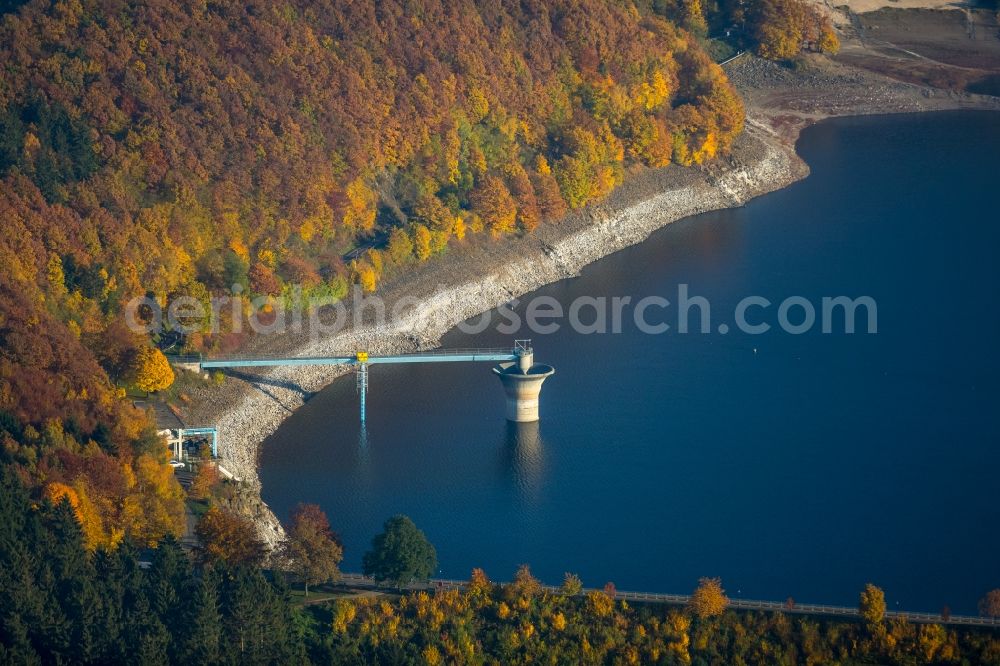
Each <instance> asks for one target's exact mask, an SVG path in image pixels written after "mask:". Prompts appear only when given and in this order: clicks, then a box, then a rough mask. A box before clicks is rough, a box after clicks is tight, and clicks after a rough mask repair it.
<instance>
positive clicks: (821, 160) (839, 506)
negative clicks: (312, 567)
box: [261, 112, 1000, 613]
mask: <svg viewBox="0 0 1000 666" xmlns="http://www.w3.org/2000/svg"><path fill="white" fill-rule="evenodd" d="M799 151H800V153H801V155H802V156H803V158H804V159H805V160H806V161H807V162H808V163H809V165H810V167H811V169H812V173H811V175H810V176H809V178H807V179H806V180H804V181H801V182H799V183H796V184H794V185H792V186H791V187H788V188H786V189H784V190H781V191H779V192H776V193H773V194H770V195H767V196H765V197H761V198H758V199H755V200H753V201H751V202H750V203H749V204H747V205H746V206H744V207H742V208H738V209H732V210H723V211H718V212H714V213H708V214H703V215H698V216H695V217H691V218H688V219H685V220H682V221H679V222H677V223H674V224H672V225H669V226H668V227H666V228H664V229H663V230H661V231H659V232H657V233H656V234H655V235H654V236H653V237H651V238H650V239H649V240H648V241H647V242H645V243H643V244H642V245H640V246H637V247H634V248H630V249H627V250H624V251H622V252H619V253H617V254H614V255H612V256H610V257H608V258H606V259H604V260H602V261H600V262H598V263H596V264H593V265H592V266H590V267H588V268H587V269H585V270H584V271H583V274H582V275H581V276H580V277H578V278H575V279H571V280H566V281H563V282H559V283H557V284H553V285H550V286H548V287H545V288H543V289H541V290H539V291H538V292H536V294H535V295H547V296H552V297H555V298H556V299H558V300H559V302H560V303H563V304H567V305H568V304H569V303H571V302H572V301H573V299H575V298H577V297H580V296H595V297H599V296H606V297H614V296H630V297H631V298H632V299H633V302H634V301H637V300H638V299H640V298H642V297H645V296H655V295H659V296H664V297H666V298H667V299H669V300H670V301H671V302H675V301H676V297H677V293H678V286H679V285H682V284H684V285H688V287H687V288H688V289H689V291H690V293H691V294H692V295H697V296H702V297H704V298H706V299H707V300H708V302H709V303H710V306H711V318H712V332H710V333H706V334H701V333H687V334H682V333H679V332H677V327H676V326H672V327H671V329H670V330H669V331H668V332H666V333H662V334H655V335H654V334H649V333H648V332H643V331H641V330H640V329H639V327H638V326H636V325H635V322H634V321H632V319H631V318H629V317H628V316H626V317H625V318H624V319H623V322H624V323H623V327H622V328H623V330H622V331H621V332H620V333H618V334H610V333H609V334H591V335H585V334H580V333H577V332H574V331H572V330H571V329H570V327H569V326H567V325H563V326H562V328H561V329H560V330H559V331H558V332H556V333H551V334H547V335H538V334H533V335H532V334H525V335H523V337H531V338H533V344H534V348H535V359H536V361H537V362H540V363H546V364H550V365H552V366H554V367H555V369H556V374H555V376H553V377H552V378H550V379H549V380H548V381H547V383H546V384H545V387H544V389H543V391H542V396H541V421H540V423H538V424H533V425H528V426H521V427H514V426H512V425H510V424H508V423H507V422H506V421H505V420H504V418H503V414H504V411H503V394H502V390H501V387H500V383H499V382H498V381H497V379H496V378H495V377H494V376H493V374H492V372H491V371H490V366H489V364H419V365H407V366H373V367H372V369H371V371H370V385H371V390H370V392H369V397H368V424H367V429H366V432H365V433H364V435H362V433H361V432H360V431H359V425H358V405H357V396H356V395H355V387H354V383H353V380H352V379H350V378H346V379H345V380H340V381H337V382H335V383H334V384H333V385H331V386H330V387H328V388H327V389H326V390H324V391H323V392H321V393H320V394H318V395H317V396H316V397H314V398H313V399H312V400H311V401H310V402H309V403H308V404H307V405H305V406H304V407H303V408H302V409H300V410H299V411H298V412H296V413H295V414H294V415H292V416H291V417H290V418H289V419H288V420H287V421H286V422H285V423H284V424H283V425H282V427H281V428H280V429H279V430H278V432H276V433H275V434H274V435H273V436H272V437H270V438H269V439H268V440H267V441H266V442H265V444H264V448H263V453H262V459H261V479H262V482H263V496H264V499H265V501H267V502H268V504H269V505H270V506H271V507H272V508H273V509H274V511H275V513H277V514H278V516H279V517H281V518H282V519H286V518H287V516H288V513H289V511H290V510H291V508H292V507H293V506H294V505H295V504H296V503H298V502H315V503H317V504H319V505H320V506H321V507H322V508H323V509H324V510H325V511H326V513H327V515H328V516H329V518H330V522H331V523H332V525H333V526H334V529H335V530H337V531H338V533H339V534H340V536H341V538H342V540H343V543H344V547H345V560H344V563H343V568H344V569H345V570H350V571H358V570H360V562H361V557H362V554H363V553H364V551H365V550H366V549H367V548H368V546H369V544H370V541H371V538H372V537H373V536H374V535H375V534H376V533H377V532H378V531H380V529H381V524H382V522H383V521H384V520H385V519H386V518H388V517H389V516H391V515H393V514H395V513H405V514H407V515H409V516H410V517H411V518H413V520H414V521H415V522H416V524H417V525H418V526H419V527H420V528H421V529H423V530H424V531H425V532H426V534H427V535H428V537H429V538H430V540H431V541H432V542H433V543H434V545H435V546H436V548H437V551H438V557H439V566H440V572H439V575H440V576H442V577H450V578H466V577H468V575H469V572H470V570H471V569H472V568H473V567H477V566H478V567H483V568H484V569H485V570H486V572H487V574H489V575H490V576H491V577H493V578H494V579H499V580H507V579H509V578H510V577H511V576H512V575H513V573H514V571H515V569H516V568H517V566H518V565H519V564H521V563H528V564H530V565H531V567H532V571H533V572H534V573H535V574H536V575H537V576H538V577H540V578H541V579H542V580H543V581H545V582H549V583H555V584H558V583H559V582H560V581H561V580H562V576H563V573H564V572H567V571H570V572H575V573H578V574H579V575H580V576H581V577H582V579H583V581H584V583H585V584H586V585H588V586H601V585H603V584H604V583H605V582H607V581H613V582H614V583H615V584H616V585H617V587H618V588H619V589H628V590H646V591H659V592H688V591H690V590H692V589H693V588H694V587H695V585H696V584H697V580H698V578H699V577H701V576H721V577H722V579H723V584H724V586H725V588H726V590H727V592H728V593H729V594H730V596H733V597H745V598H763V599H775V600H783V599H785V598H786V597H788V596H792V597H794V598H795V599H796V600H798V601H801V602H817V603H831V604H846V605H853V604H856V603H857V595H858V593H859V591H860V589H861V588H862V587H863V585H864V584H865V583H866V582H868V581H871V582H874V583H876V584H878V585H880V586H881V587H883V588H884V589H885V591H886V599H887V602H888V605H889V608H890V609H892V608H895V607H897V605H898V607H899V608H905V609H909V610H928V611H937V610H940V609H941V607H942V606H943V605H944V604H948V605H950V607H951V608H952V610H953V611H954V612H956V613H958V612H962V613H972V612H974V611H975V604H976V602H977V600H978V599H979V598H980V597H981V596H983V594H985V592H986V591H988V590H989V589H992V588H995V587H998V586H1000V566H998V563H1000V560H998V558H997V553H998V552H1000V529H998V526H1000V482H998V480H997V479H998V478H1000V477H998V472H1000V421H998V412H1000V410H998V405H1000V390H998V382H997V378H998V377H1000V360H998V355H997V353H996V349H995V345H996V343H997V342H998V341H1000V335H998V333H1000V311H998V309H997V307H996V304H995V303H994V302H993V301H994V300H995V296H996V295H997V293H998V287H1000V260H998V258H997V252H998V249H1000V224H998V222H1000V215H998V214H997V210H998V208H1000V205H998V198H997V192H998V189H1000V182H998V173H1000V172H998V170H997V166H996V165H997V157H998V156H1000V114H993V113H985V112H982V113H978V112H948V113H935V114H918V115H901V116H880V117H865V118H847V119H837V120H831V121H826V122H823V123H820V124H818V125H816V126H813V127H810V128H808V129H807V130H805V132H803V134H802V137H801V140H800V143H799ZM747 296H759V297H763V298H766V299H768V300H769V301H770V302H771V303H773V305H772V306H771V307H770V308H761V307H756V308H752V309H750V310H748V311H747V313H748V314H747V318H748V319H750V320H753V322H754V323H758V322H770V323H771V324H772V328H771V330H770V331H768V332H767V333H764V334H750V333H746V332H742V331H740V330H738V327H737V326H736V325H734V322H735V318H734V315H733V313H734V311H735V309H736V306H737V304H738V303H739V302H740V301H741V299H743V298H745V297H747ZM790 296H798V297H803V298H804V299H806V300H807V301H809V302H810V303H814V304H816V305H815V307H816V311H817V315H819V311H820V305H819V304H820V303H821V300H822V298H823V297H827V296H829V297H836V296H848V297H851V298H856V297H859V296H869V297H870V298H872V299H873V300H874V301H875V302H876V303H877V333H875V334H869V333H867V332H866V331H867V328H866V326H865V324H864V322H865V321H866V320H865V318H863V317H862V318H861V319H860V320H859V321H860V323H858V324H857V331H858V332H855V333H854V334H847V333H844V332H843V330H844V326H843V324H844V322H843V321H842V319H843V317H841V318H840V319H837V318H836V317H834V318H833V321H832V324H833V333H830V334H824V333H823V332H822V331H821V329H820V325H819V323H818V322H817V324H816V325H815V326H814V327H813V328H812V329H811V330H809V331H808V332H805V333H802V334H791V333H788V332H785V331H783V330H780V327H779V326H778V321H779V320H778V317H777V313H776V310H777V308H778V304H779V303H781V302H782V301H783V300H784V299H786V298H788V297H790ZM528 298H530V296H529V297H526V298H525V299H522V302H523V301H525V300H527V299H528ZM521 310H523V308H521ZM670 311H671V310H670V308H667V309H666V310H662V311H661V312H659V314H658V315H657V313H656V311H655V309H650V310H649V313H651V314H650V316H649V319H651V320H657V319H660V320H663V321H666V322H671V315H670V314H668V313H669V312H670ZM697 314H698V310H697V309H696V310H695V311H694V315H693V319H692V321H693V322H694V323H695V324H697V322H698V318H697ZM862 314H863V311H862ZM802 316H803V315H802V309H801V308H798V309H795V308H793V309H792V310H791V311H790V312H789V314H788V318H789V319H790V320H791V321H792V322H793V323H798V322H800V321H801V320H802ZM674 317H675V318H676V313H675V314H674ZM582 318H583V319H585V320H586V319H587V317H586V315H583V316H582ZM718 323H727V325H729V326H730V330H729V331H728V332H727V333H725V334H723V333H720V332H719V331H718V327H717V324H718ZM695 328H697V326H695ZM838 331H839V332H838ZM513 337H515V336H511V335H501V334H500V333H497V332H496V331H487V332H484V333H481V334H477V335H467V334H464V333H461V332H459V331H454V332H452V333H450V334H449V335H447V336H446V337H445V338H444V340H443V344H444V346H446V347H474V346H495V345H510V344H511V342H512V338H513ZM517 337H522V336H521V335H519V336H517Z"/></svg>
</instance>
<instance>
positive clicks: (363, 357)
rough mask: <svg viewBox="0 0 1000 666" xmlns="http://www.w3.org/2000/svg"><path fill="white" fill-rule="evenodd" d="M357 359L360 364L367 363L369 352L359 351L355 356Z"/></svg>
mask: <svg viewBox="0 0 1000 666" xmlns="http://www.w3.org/2000/svg"><path fill="white" fill-rule="evenodd" d="M355 358H356V359H357V361H358V363H367V362H368V352H362V351H359V352H358V353H357V354H355Z"/></svg>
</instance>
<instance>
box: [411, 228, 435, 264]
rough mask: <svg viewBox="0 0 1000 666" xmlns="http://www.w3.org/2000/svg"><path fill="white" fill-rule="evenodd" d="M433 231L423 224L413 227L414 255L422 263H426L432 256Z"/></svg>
mask: <svg viewBox="0 0 1000 666" xmlns="http://www.w3.org/2000/svg"><path fill="white" fill-rule="evenodd" d="M431 240H432V239H431V230H430V229H428V228H427V227H425V226H424V225H422V224H415V225H414V226H413V254H415V255H416V257H417V259H419V260H420V261H426V260H427V259H428V258H429V257H430V256H431Z"/></svg>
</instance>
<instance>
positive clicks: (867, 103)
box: [183, 57, 1000, 544]
mask: <svg viewBox="0 0 1000 666" xmlns="http://www.w3.org/2000/svg"><path fill="white" fill-rule="evenodd" d="M727 70H728V71H727V74H728V75H729V77H730V79H731V80H732V81H733V82H734V84H735V85H736V86H737V89H738V90H739V91H740V92H741V94H743V95H744V96H745V97H747V98H748V99H750V100H752V101H751V102H750V103H749V104H748V108H747V127H746V129H745V131H744V133H743V134H742V135H741V136H740V137H738V138H737V139H736V141H735V143H734V146H733V149H732V153H731V155H730V156H728V157H727V158H724V159H722V160H719V161H717V162H716V163H713V164H707V165H704V166H702V167H700V168H698V169H697V170H691V169H683V168H679V167H676V166H670V167H666V168H662V169H647V170H644V171H640V172H638V173H635V174H633V175H631V176H630V177H629V178H628V179H626V181H625V183H624V184H623V185H621V186H620V187H619V188H618V189H617V190H616V191H615V192H613V193H612V194H611V195H610V196H609V197H608V198H607V199H606V200H604V201H602V202H601V203H598V204H594V205H591V206H589V207H587V208H585V209H582V210H581V211H574V212H571V213H570V214H568V215H567V216H566V217H565V218H564V219H563V220H562V221H561V222H560V223H559V224H555V225H552V224H549V225H543V226H541V227H539V228H538V229H537V230H536V231H535V232H534V233H533V234H532V235H530V236H527V237H522V238H517V239H511V240H510V241H508V242H506V243H504V244H503V245H499V244H487V245H476V246H471V247H463V248H461V250H458V251H454V252H451V253H449V254H447V255H444V256H441V257H438V258H436V260H434V261H431V262H429V263H427V264H424V265H422V266H420V267H418V268H417V269H416V270H414V271H412V272H410V273H408V274H407V275H406V276H405V278H403V279H400V280H397V281H390V282H388V283H387V284H385V285H383V286H382V287H380V288H379V290H378V292H377V293H378V295H379V296H380V297H381V298H382V299H383V300H384V301H385V302H386V304H387V306H388V307H391V305H392V303H394V302H395V301H397V300H399V299H403V298H410V299H417V300H419V301H420V302H421V303H423V304H424V305H423V307H422V308H421V309H420V311H419V312H417V313H415V314H413V315H410V316H407V317H404V318H402V319H401V320H398V321H394V322H388V324H387V325H386V326H383V327H382V328H374V327H371V326H366V325H362V326H360V327H353V328H352V327H348V328H347V329H346V330H345V331H343V332H341V333H339V334H338V335H336V336H334V337H333V338H331V339H327V340H322V341H319V342H315V341H308V340H306V339H305V336H300V338H298V339H296V338H295V337H293V336H291V335H282V336H270V337H268V336H262V337H261V338H258V339H256V340H253V341H251V344H250V347H249V351H250V353H254V354H276V353H281V354H284V355H302V356H312V355H322V354H324V353H329V352H335V351H343V350H345V349H346V350H351V349H366V350H368V351H370V352H372V353H379V354H391V353H405V352H410V351H416V350H422V349H428V348H432V347H434V346H435V345H436V343H437V341H438V340H439V339H440V337H441V336H442V335H444V334H445V333H446V332H447V331H448V330H450V329H451V328H453V327H454V326H455V325H456V324H458V323H460V322H462V321H464V320H466V319H468V318H471V317H474V316H476V315H479V314H481V313H482V312H485V311H487V310H490V309H492V308H495V307H497V306H499V305H501V304H503V303H506V302H508V301H510V300H511V299H513V298H516V297H519V296H522V295H524V294H526V293H528V292H531V291H533V290H535V289H538V288H540V287H542V286H544V285H546V284H549V283H552V282H555V281H558V280H562V279H567V278H571V277H573V276H575V275H577V274H578V273H579V271H580V270H581V269H582V268H583V267H584V266H586V265H588V264H590V263H592V262H594V261H597V260H599V259H601V258H603V257H605V256H607V255H609V254H612V253H614V252H616V251H618V250H620V249H623V248H625V247H628V246H629V245H633V244H636V243H639V242H642V241H643V240H645V239H646V238H647V237H648V236H649V235H650V234H651V233H652V232H654V231H656V230H657V229H659V228H661V227H663V226H665V225H667V224H669V223H671V222H674V221H677V220H679V219H683V218H685V217H689V216H691V215H696V214H698V213H702V212H707V211H710V210H716V209H720V208H726V207H737V206H741V205H743V204H744V203H746V202H747V201H748V200H750V199H752V198H754V197H757V196H761V195H764V194H767V193H770V192H773V191H776V190H778V189H781V188H784V187H787V186H788V185H790V184H792V183H794V182H795V181H797V180H799V179H801V178H804V177H806V176H807V175H808V166H807V165H806V164H805V163H804V162H802V160H801V159H800V158H799V157H798V155H797V154H796V152H795V148H794V146H795V142H796V141H797V139H798V134H799V132H800V131H801V130H802V129H803V128H804V127H806V126H808V125H809V124H812V123H815V122H819V121H821V120H823V119H825V118H832V117H839V116H850V115H876V114H886V113H911V112H921V111H940V110H957V109H987V110H989V109H992V110H1000V100H997V99H996V98H988V97H982V96H969V95H953V94H949V93H944V92H941V91H934V90H930V89H927V88H922V87H918V86H914V85H912V84H905V83H900V82H897V81H893V80H891V79H887V78H884V77H880V76H877V75H871V74H867V73H864V72H862V71H860V70H858V69H856V68H854V67H851V66H849V65H840V64H839V63H832V62H828V61H826V60H825V59H820V58H815V59H814V60H813V61H812V63H811V64H810V65H808V66H807V67H805V68H804V69H803V70H800V71H795V70H790V69H788V68H787V67H784V66H782V65H779V64H775V63H773V62H770V61H766V60H762V59H759V58H756V57H745V58H742V59H739V60H737V61H735V62H734V63H732V64H731V65H730V66H729V68H727ZM831 90H832V91H834V93H833V94H832V96H833V97H834V101H832V102H831V100H830V99H828V98H827V97H828V96H830V95H831V92H830V91H831ZM767 93H772V95H773V94H774V93H778V94H780V96H781V98H780V101H779V102H777V103H775V102H774V101H773V96H767ZM346 372H347V370H344V369H337V368H329V367H300V368H275V369H268V370H267V371H263V372H255V373H252V374H251V373H247V374H241V375H240V377H239V378H231V379H227V381H226V382H225V383H224V384H223V385H221V386H214V385H213V386H209V387H200V388H196V389H195V390H193V391H192V392H191V393H190V397H191V402H190V403H189V404H188V405H186V407H185V410H184V412H183V413H184V415H185V418H186V419H187V420H188V421H190V422H192V423H212V424H216V425H218V426H219V427H220V429H221V431H223V432H226V433H227V435H226V437H225V444H224V445H223V447H222V454H221V455H222V457H223V458H224V459H225V463H224V464H228V465H229V466H230V467H232V470H231V471H233V472H234V474H236V476H238V477H240V478H241V479H242V480H243V482H244V483H245V484H246V485H247V487H248V489H249V492H248V493H247V495H246V496H245V500H246V501H245V502H244V503H242V505H241V506H242V508H243V509H244V510H245V511H248V512H249V514H250V515H251V516H252V517H253V519H254V521H255V522H256V524H257V525H258V527H259V529H260V532H261V536H262V538H264V539H265V540H266V541H267V542H268V543H270V544H276V543H278V542H279V541H280V540H281V538H282V527H281V523H280V521H279V520H278V519H277V518H276V517H275V516H274V515H273V513H271V511H270V509H269V508H268V507H267V505H266V504H265V503H264V502H263V501H262V500H261V499H260V496H259V493H260V482H259V479H258V476H257V461H258V457H259V451H260V446H261V445H262V444H263V442H264V440H265V439H266V438H267V437H268V436H269V435H270V434H271V433H273V432H274V431H275V430H276V429H277V428H278V427H280V425H281V423H282V422H283V421H284V419H285V418H286V417H287V416H288V415H289V414H291V412H293V411H294V410H295V409H296V408H298V407H299V406H301V405H302V404H304V403H305V401H306V400H307V399H308V398H309V397H311V396H312V395H313V394H314V393H315V392H317V391H319V390H321V389H322V388H323V387H324V386H326V385H328V384H329V383H330V382H332V381H334V380H335V379H336V378H337V377H340V376H342V375H344V374H346ZM234 379H235V380H234ZM257 382H259V383H257Z"/></svg>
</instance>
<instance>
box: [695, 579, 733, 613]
mask: <svg viewBox="0 0 1000 666" xmlns="http://www.w3.org/2000/svg"><path fill="white" fill-rule="evenodd" d="M690 604H691V610H693V611H694V613H695V615H697V616H698V617H700V618H703V619H704V618H709V617H715V616H716V615H722V613H723V612H724V611H725V610H726V607H727V606H729V597H727V596H726V593H725V591H724V590H723V589H722V580H721V579H719V578H701V579H699V580H698V587H697V588H695V591H694V593H693V594H692V595H691V602H690Z"/></svg>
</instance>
